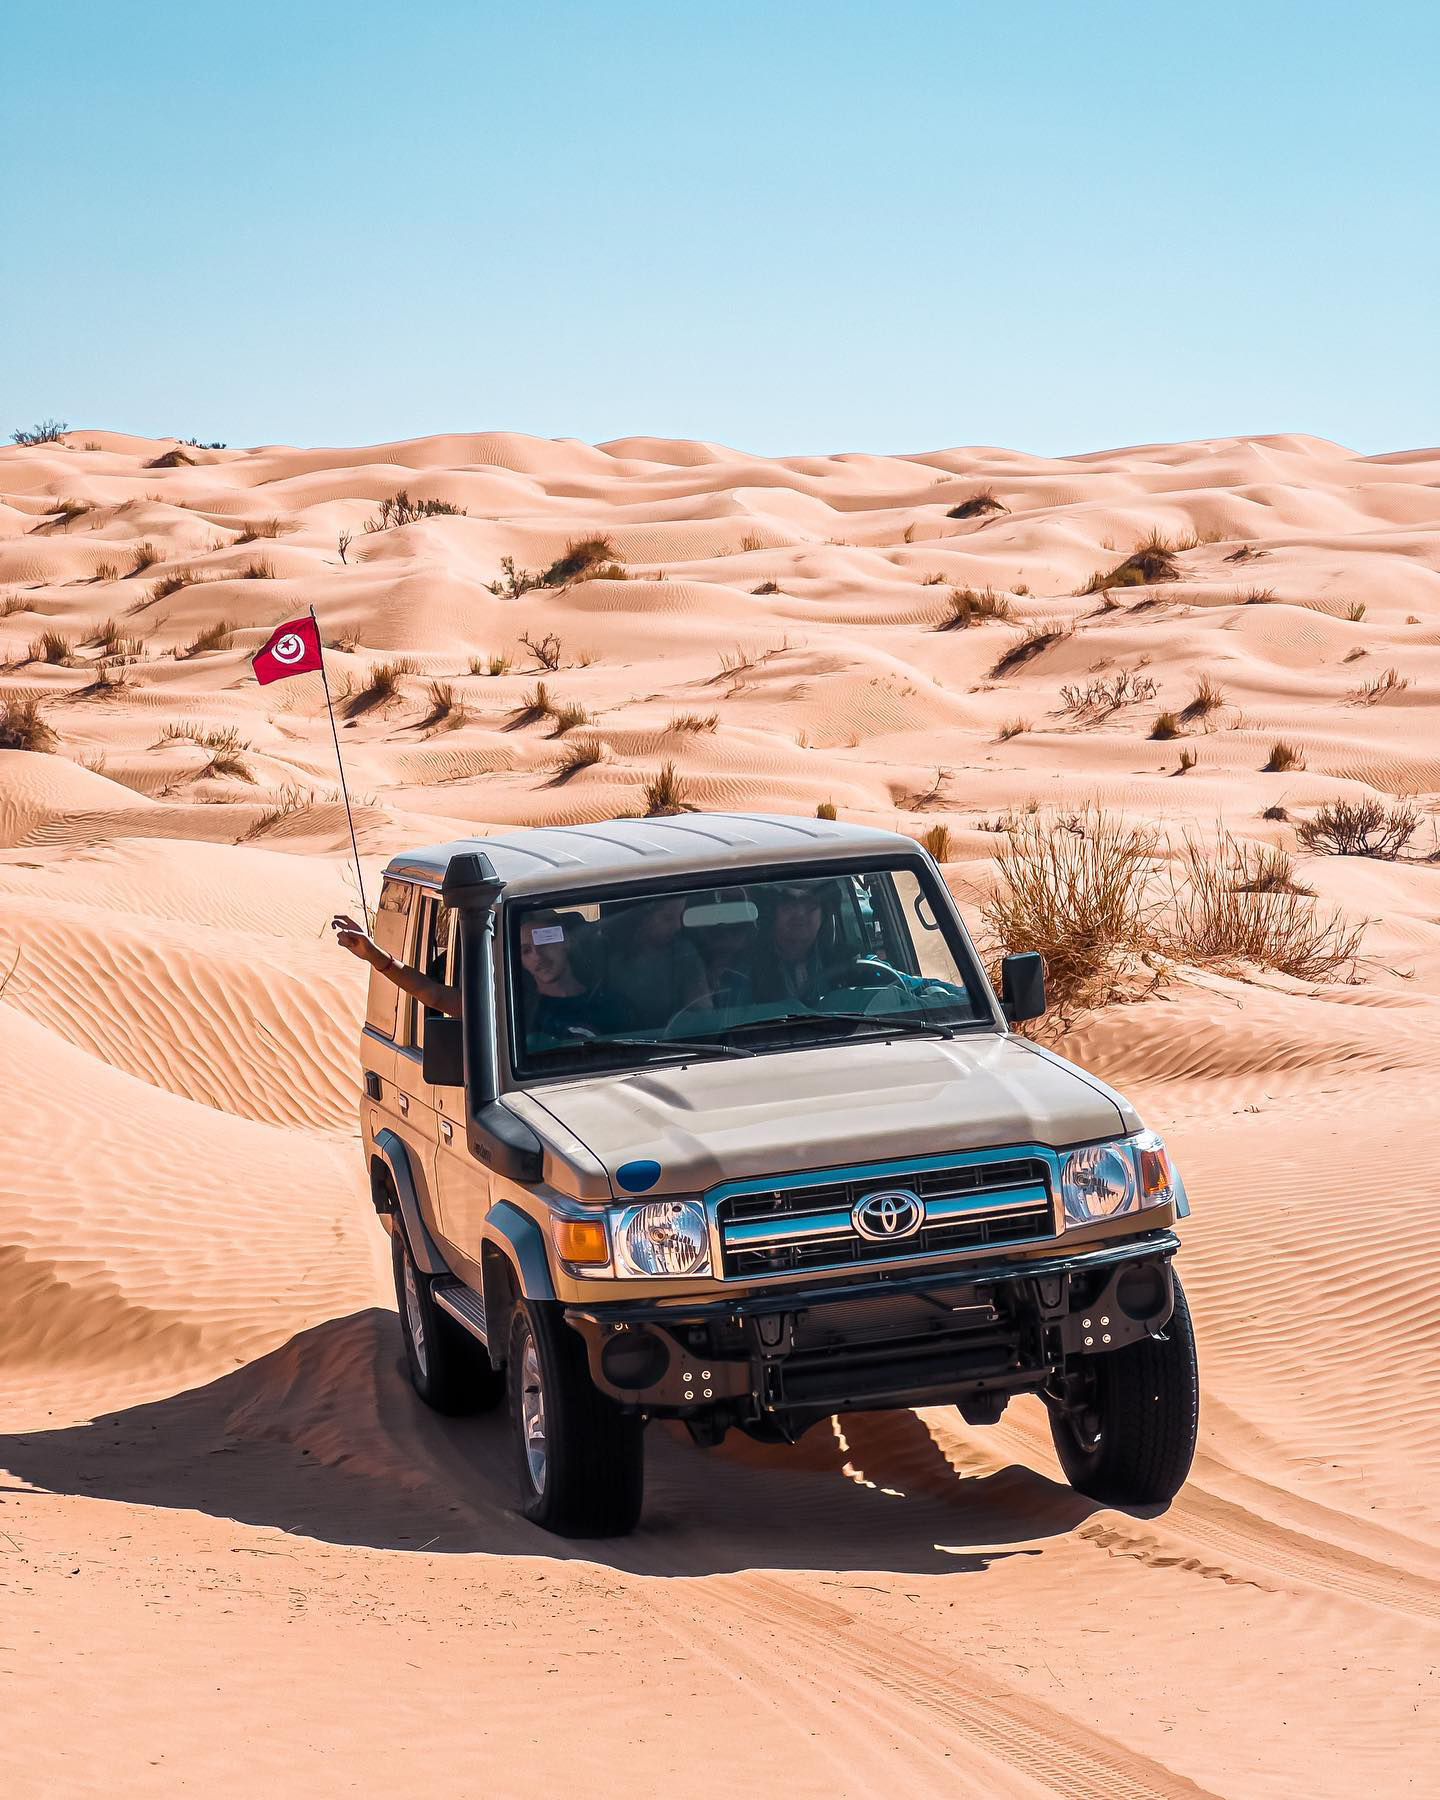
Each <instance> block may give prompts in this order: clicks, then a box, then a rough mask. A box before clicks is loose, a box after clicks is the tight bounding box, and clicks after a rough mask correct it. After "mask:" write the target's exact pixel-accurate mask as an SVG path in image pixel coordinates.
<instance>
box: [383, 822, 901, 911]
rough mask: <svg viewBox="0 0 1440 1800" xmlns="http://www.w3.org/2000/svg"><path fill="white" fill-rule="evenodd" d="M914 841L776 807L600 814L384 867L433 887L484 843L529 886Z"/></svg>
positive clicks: (567, 885)
mask: <svg viewBox="0 0 1440 1800" xmlns="http://www.w3.org/2000/svg"><path fill="white" fill-rule="evenodd" d="M918 848H919V846H918V845H917V844H916V842H915V839H914V838H911V837H905V836H904V835H903V834H902V833H900V832H896V831H877V830H875V829H873V828H872V827H871V826H868V825H843V824H840V823H838V822H836V821H832V820H829V819H798V818H795V819H792V818H786V817H783V816H782V815H780V814H778V813H701V812H695V813H683V814H679V815H677V816H676V817H674V818H664V819H604V820H601V821H599V822H598V823H596V824H594V825H544V826H537V827H535V828H534V829H533V830H528V831H512V832H506V833H504V834H503V835H501V836H499V837H485V838H479V837H473V838H456V839H454V840H453V841H452V842H451V843H448V844H431V845H429V846H428V847H426V848H425V849H423V850H408V851H405V852H404V853H403V854H401V855H399V856H395V857H392V858H391V860H390V862H389V863H388V864H387V865H386V868H385V873H386V875H390V876H400V877H402V878H406V879H408V880H411V881H421V882H426V883H433V884H435V885H438V884H439V883H440V882H441V881H443V880H444V878H445V871H446V869H447V868H448V867H449V863H450V858H451V857H452V856H458V855H460V854H461V853H462V852H464V851H467V850H483V851H484V852H485V854H486V855H487V856H488V857H489V858H490V860H491V862H492V863H493V864H494V865H495V872H496V874H497V875H499V877H500V879H501V880H502V881H503V882H504V883H505V884H506V886H507V887H508V888H513V889H514V890H516V891H518V892H521V893H527V894H535V893H547V892H549V891H551V890H568V889H571V888H573V887H575V886H576V885H577V884H583V885H587V886H588V885H591V884H604V883H606V882H611V881H627V880H631V879H633V878H634V877H636V876H640V877H642V878H643V877H645V876H649V875H661V874H676V875H684V874H689V873H691V872H692V871H694V872H697V873H698V872H701V871H705V870H710V869H716V868H719V869H725V868H745V867H753V866H754V865H755V864H757V863H790V862H800V863H806V862H815V861H818V860H826V859H829V858H832V857H833V858H840V857H847V856H864V855H867V854H869V855H880V854H883V853H884V852H886V851H890V852H894V851H897V850H898V851H904V852H906V853H908V854H909V855H912V856H913V855H914V854H915V852H916V851H917V849H918Z"/></svg>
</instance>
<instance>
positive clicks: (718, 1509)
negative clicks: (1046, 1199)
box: [0, 1307, 1096, 1576]
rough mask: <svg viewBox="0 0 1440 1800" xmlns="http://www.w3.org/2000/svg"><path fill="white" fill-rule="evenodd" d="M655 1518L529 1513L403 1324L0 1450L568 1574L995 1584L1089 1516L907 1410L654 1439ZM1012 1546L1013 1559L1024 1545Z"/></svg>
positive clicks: (350, 1326) (321, 1342) (190, 1502)
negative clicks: (440, 1396)
mask: <svg viewBox="0 0 1440 1800" xmlns="http://www.w3.org/2000/svg"><path fill="white" fill-rule="evenodd" d="M647 1453H648V1454H647V1472H646V1503H645V1512H644V1516H643V1518H642V1520H641V1523H640V1526H639V1529H638V1530H637V1531H636V1532H635V1534H634V1535H633V1536H632V1537H629V1538H623V1539H589V1540H584V1541H579V1540H568V1539H564V1538H558V1537H554V1536H552V1535H551V1534H550V1533H548V1532H545V1531H541V1530H539V1529H538V1528H537V1527H536V1526H533V1525H531V1524H529V1523H528V1522H527V1521H526V1520H524V1519H522V1518H520V1517H519V1516H518V1514H517V1513H516V1512H515V1511H514V1500H513V1496H514V1492H515V1490H514V1487H513V1485H512V1476H511V1467H510V1455H511V1445H510V1437H509V1430H508V1425H507V1422H506V1419H505V1417H504V1414H503V1412H496V1413H491V1414H487V1415H484V1416H481V1417H478V1418H468V1419H445V1418H441V1417H439V1416H438V1415H437V1414H435V1413H432V1412H430V1411H429V1410H428V1409H427V1408H426V1407H425V1406H424V1405H423V1404H422V1403H421V1401H420V1400H419V1399H418V1398H417V1397H416V1395H415V1393H414V1391H413V1389H412V1388H411V1386H410V1383H409V1380H408V1378H407V1376H406V1373H405V1368H404V1362H403V1358H402V1356H401V1353H400V1347H399V1335H398V1332H397V1329H396V1321H395V1315H394V1313H393V1312H389V1311H387V1310H384V1309H381V1308H378V1307H377V1308H370V1309H368V1310H366V1311H364V1312H359V1313H354V1314H352V1315H350V1316H349V1317H347V1318H341V1319H332V1320H329V1321H327V1322H326V1323H324V1324H322V1325H317V1326H315V1327H314V1328H313V1329H311V1330H308V1331H305V1332H301V1333H299V1334H298V1335H297V1336H295V1337H294V1338H292V1339H290V1341H289V1342H288V1343H286V1344H283V1345H282V1346H280V1348H278V1349H276V1350H273V1351H271V1352H270V1353H269V1354H268V1355H266V1356H263V1357H260V1358H258V1359H257V1360H256V1361H255V1362H253V1363H249V1364H247V1365H246V1366H245V1367H243V1368H240V1369H236V1370H235V1371H234V1372H233V1373H231V1374H228V1375H224V1376H221V1377H220V1378H219V1379H218V1380H215V1381H211V1382H208V1383H207V1384H206V1385H204V1386H203V1387H198V1388H192V1389H189V1390H187V1391H185V1392H182V1393H178V1394H175V1395H173V1396H171V1397H170V1398H168V1399H164V1400H157V1401H154V1402H151V1403H148V1404H145V1405H141V1406H135V1407H131V1408H129V1409H127V1410H124V1411H121V1412H118V1413H110V1414H105V1415H103V1416H101V1417H98V1418H96V1419H94V1420H92V1421H91V1422H90V1423H88V1424H84V1425H76V1426H70V1427H65V1428H61V1429H56V1430H46V1431H32V1432H22V1433H15V1434H12V1435H8V1436H4V1437H0V1467H3V1468H4V1469H6V1470H8V1471H9V1473H10V1475H11V1476H12V1477H14V1478H17V1479H19V1480H22V1481H24V1482H26V1483H28V1484H30V1485H31V1486H34V1487H39V1488H44V1489H47V1490H49V1491H51V1492H56V1493H65V1494H77V1495H85V1496H88V1497H91V1498H99V1499H110V1500H122V1501H127V1502H130V1503H133V1504H138V1505H142V1506H156V1507H177V1508H186V1509H193V1510H195V1511H198V1512H203V1513H208V1514H211V1515H213V1516H215V1517H217V1518H224V1519H234V1520H238V1521H240V1522H242V1523H245V1524H249V1525H254V1526H269V1527H273V1528H276V1529H278V1530H281V1531H285V1532H294V1533H300V1534H302V1535H304V1536H308V1537H313V1538H317V1539H320V1540H322V1541H325V1542H329V1543H337V1544H355V1545H365V1546H368V1547H371V1548H375V1549H384V1550H426V1551H429V1552H433V1553H436V1554H440V1553H454V1552H477V1551H479V1552H487V1553H490V1554H494V1555H506V1556H537V1557H561V1558H567V1557H573V1558H578V1559H583V1560H586V1561H592V1562H600V1563H604V1564H607V1565H609V1566H611V1567H614V1568H616V1569H622V1570H626V1571H629V1572H632V1573H636V1574H647V1575H683V1576H695V1575H708V1574H722V1573H730V1572H734V1571H737V1570H742V1569H752V1568H757V1567H761V1568H794V1569H799V1568H823V1569H852V1570H853V1569H872V1570H873V1569H885V1570H891V1571H894V1572H896V1573H902V1572H903V1573H914V1574H923V1573H933V1574H941V1573H955V1572H957V1571H964V1570H979V1569H984V1568H986V1567H988V1566H989V1564H990V1563H991V1562H992V1561H995V1560H997V1559H998V1558H1002V1557H1008V1556H1013V1555H1038V1554H1040V1551H1039V1549H1038V1547H1037V1546H1036V1544H1035V1541H1034V1540H1036V1539H1043V1538H1047V1537H1054V1536H1059V1535H1061V1534H1064V1533H1067V1532H1069V1531H1071V1530H1072V1529H1073V1528H1074V1527H1075V1526H1076V1525H1077V1524H1079V1523H1080V1522H1081V1521H1082V1520H1084V1519H1085V1518H1087V1517H1089V1515H1090V1514H1091V1513H1092V1512H1094V1511H1095V1510H1096V1507H1095V1505H1094V1503H1093V1502H1091V1501H1089V1500H1086V1499H1085V1498H1084V1496H1082V1495H1079V1494H1076V1493H1074V1492H1073V1491H1072V1490H1071V1489H1070V1488H1068V1487H1066V1486H1063V1485H1061V1484H1060V1483H1059V1482H1055V1481H1050V1480H1047V1479H1046V1478H1045V1477H1044V1476H1042V1475H1038V1474H1036V1473H1035V1472H1034V1471H1033V1470H1030V1469H1026V1468H1023V1467H1020V1466H1018V1465H1015V1466H1011V1467H1008V1468H1005V1469H1002V1470H998V1471H996V1470H993V1469H986V1470H985V1471H984V1472H981V1473H977V1474H966V1473H964V1472H962V1471H957V1469H956V1468H954V1467H953V1466H952V1464H951V1463H950V1462H949V1461H948V1460H947V1458H946V1456H945V1455H944V1453H943V1452H942V1450H941V1449H940V1447H939V1445H938V1444H937V1442H936V1441H935V1439H934V1437H933V1436H932V1435H931V1433H930V1432H929V1430H927V1428H926V1426H925V1424H924V1422H923V1421H922V1420H921V1419H919V1418H918V1417H917V1416H916V1415H915V1414H914V1413H913V1412H887V1413H860V1414H846V1415H844V1416H842V1417H841V1418H839V1419H838V1420H836V1421H835V1422H834V1423H833V1424H831V1423H829V1422H827V1423H822V1424H820V1425H817V1426H816V1427H815V1428H814V1429H813V1430H812V1431H810V1432H808V1433H807V1434H806V1435H805V1437H804V1438H802V1439H801V1441H800V1442H799V1444H797V1445H792V1446H785V1445H777V1446H770V1445H763V1444H757V1443H754V1442H753V1441H751V1440H750V1439H748V1438H745V1437H744V1436H743V1435H742V1434H740V1433H738V1432H731V1433H730V1435H729V1437H728V1438H727V1440H726V1443H725V1444H724V1445H722V1446H721V1447H719V1448H718V1449H715V1450H701V1449H699V1448H697V1447H696V1446H695V1445H694V1444H692V1443H691V1442H690V1440H689V1438H688V1436H687V1435H686V1434H685V1432H684V1431H683V1430H682V1429H681V1428H680V1427H678V1426H672V1425H654V1426H652V1427H651V1429H650V1432H649V1433H648V1439H647ZM1017 1546H1018V1547H1017Z"/></svg>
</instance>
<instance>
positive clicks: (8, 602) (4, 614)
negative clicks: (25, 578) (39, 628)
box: [0, 594, 30, 619]
mask: <svg viewBox="0 0 1440 1800" xmlns="http://www.w3.org/2000/svg"><path fill="white" fill-rule="evenodd" d="M29 610H30V609H29V607H27V606H26V604H25V602H24V601H23V600H22V599H21V597H20V596H19V594H7V595H6V596H5V598H4V599H3V600H0V619H13V618H14V617H15V615H16V613H21V612H28V611H29Z"/></svg>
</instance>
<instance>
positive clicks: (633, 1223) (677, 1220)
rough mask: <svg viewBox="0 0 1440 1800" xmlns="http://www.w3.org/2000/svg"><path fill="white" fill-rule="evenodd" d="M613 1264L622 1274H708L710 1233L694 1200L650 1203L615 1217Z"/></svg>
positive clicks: (653, 1201)
mask: <svg viewBox="0 0 1440 1800" xmlns="http://www.w3.org/2000/svg"><path fill="white" fill-rule="evenodd" d="M615 1265H616V1270H617V1272H618V1273H619V1274H621V1275H708V1274H709V1273H710V1230H709V1226H708V1224H707V1222H706V1218H705V1209H704V1207H703V1206H699V1205H697V1204H696V1202H695V1201H693V1200H651V1201H649V1202H648V1203H647V1204H646V1205H644V1206H627V1207H624V1208H623V1209H622V1210H621V1211H620V1212H619V1213H618V1214H617V1215H615Z"/></svg>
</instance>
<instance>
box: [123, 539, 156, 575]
mask: <svg viewBox="0 0 1440 1800" xmlns="http://www.w3.org/2000/svg"><path fill="white" fill-rule="evenodd" d="M159 561H160V552H159V551H158V550H157V549H156V548H155V546H154V545H153V544H152V543H151V542H150V541H149V539H148V538H147V539H146V540H145V542H144V543H143V544H137V545H136V546H135V548H134V549H133V550H132V551H131V552H130V573H131V575H143V574H144V573H145V571H146V570H147V569H153V568H154V567H155V565H156V563H157V562H159Z"/></svg>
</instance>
